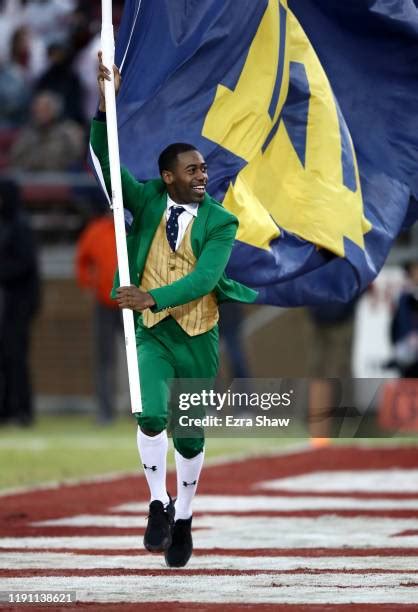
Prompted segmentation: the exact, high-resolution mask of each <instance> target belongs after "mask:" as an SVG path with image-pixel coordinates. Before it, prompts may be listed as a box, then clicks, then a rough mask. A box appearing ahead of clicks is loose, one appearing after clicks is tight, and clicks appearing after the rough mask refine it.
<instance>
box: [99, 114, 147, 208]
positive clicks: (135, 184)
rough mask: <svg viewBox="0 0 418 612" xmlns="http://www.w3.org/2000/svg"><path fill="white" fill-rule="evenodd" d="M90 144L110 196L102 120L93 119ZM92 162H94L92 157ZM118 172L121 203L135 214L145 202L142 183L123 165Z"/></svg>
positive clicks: (108, 168) (107, 152) (104, 130)
mask: <svg viewBox="0 0 418 612" xmlns="http://www.w3.org/2000/svg"><path fill="white" fill-rule="evenodd" d="M90 145H91V148H92V150H93V153H94V154H95V156H96V157H97V159H98V161H99V164H100V168H101V170H102V173H103V178H104V182H105V185H106V189H107V192H108V194H109V196H110V194H111V188H110V163H109V151H108V146H107V129H106V123H105V122H104V121H97V120H96V119H93V121H92V123H91V130H90ZM93 162H94V163H96V160H95V159H94V158H93ZM120 174H121V180H122V197H123V205H124V207H125V208H127V209H128V210H130V211H131V213H132V214H133V215H134V216H135V215H136V214H137V213H139V212H140V211H141V210H142V208H143V206H144V204H145V197H144V183H140V182H139V181H137V180H136V179H135V177H134V176H132V174H131V173H130V172H129V171H128V170H127V169H126V168H124V167H123V166H121V169H120Z"/></svg>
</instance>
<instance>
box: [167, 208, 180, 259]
mask: <svg viewBox="0 0 418 612" xmlns="http://www.w3.org/2000/svg"><path fill="white" fill-rule="evenodd" d="M182 212H184V208H183V206H173V207H172V208H171V211H170V217H169V219H168V221H167V227H166V232H167V240H168V244H169V245H170V248H171V250H172V251H173V252H174V251H175V250H176V243H177V236H178V235H179V216H180V215H181V213H182Z"/></svg>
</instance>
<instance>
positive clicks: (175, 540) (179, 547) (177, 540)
mask: <svg viewBox="0 0 418 612" xmlns="http://www.w3.org/2000/svg"><path fill="white" fill-rule="evenodd" d="M192 518H193V517H192V516H191V517H190V518H189V519H178V520H177V521H176V522H175V523H174V526H173V529H172V532H171V546H169V547H168V548H167V550H166V551H165V562H166V564H167V565H168V567H184V566H185V565H186V564H187V562H188V560H189V559H190V557H191V556H192V552H193V539H192Z"/></svg>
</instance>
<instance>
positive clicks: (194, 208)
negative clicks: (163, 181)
mask: <svg viewBox="0 0 418 612" xmlns="http://www.w3.org/2000/svg"><path fill="white" fill-rule="evenodd" d="M173 206H182V207H183V208H184V210H186V211H187V212H188V213H190V214H191V215H193V217H197V211H198V209H199V204H195V203H193V204H177V202H174V200H172V199H171V198H170V196H169V195H168V194H167V212H169V211H170V210H171V209H172V208H173Z"/></svg>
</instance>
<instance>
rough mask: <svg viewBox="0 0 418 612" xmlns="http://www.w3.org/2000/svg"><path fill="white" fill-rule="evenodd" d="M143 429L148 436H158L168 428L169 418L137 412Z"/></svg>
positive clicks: (137, 418)
mask: <svg viewBox="0 0 418 612" xmlns="http://www.w3.org/2000/svg"><path fill="white" fill-rule="evenodd" d="M135 417H136V420H137V422H138V425H139V427H140V428H141V431H142V432H143V433H144V434H145V435H146V436H156V435H157V434H159V433H161V432H162V431H163V430H164V429H166V428H167V420H166V419H165V418H164V417H162V416H152V415H150V416H145V415H143V414H142V413H140V412H139V413H136V414H135Z"/></svg>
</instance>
